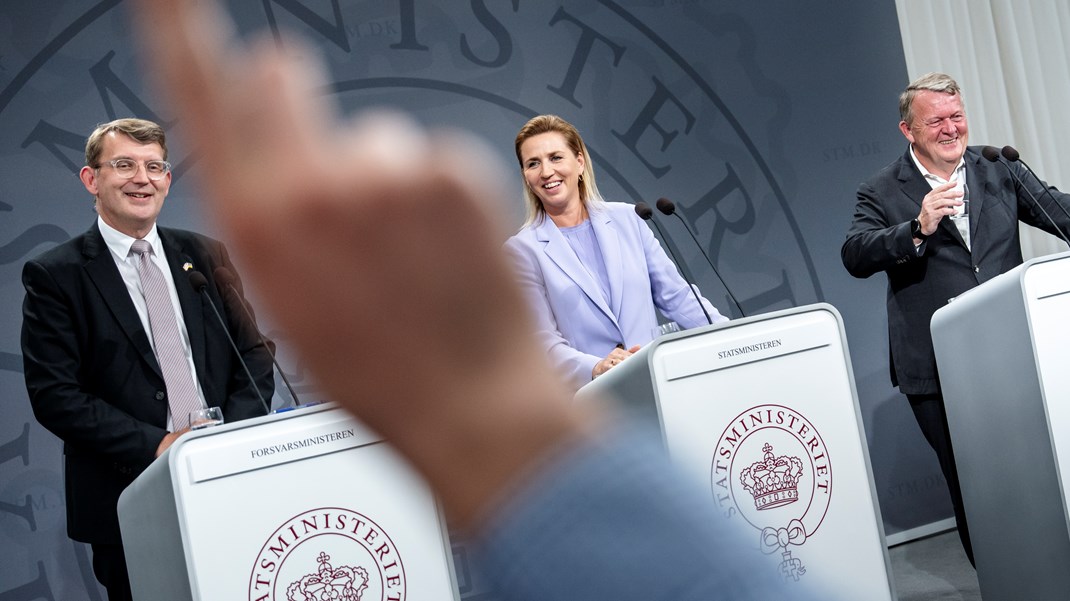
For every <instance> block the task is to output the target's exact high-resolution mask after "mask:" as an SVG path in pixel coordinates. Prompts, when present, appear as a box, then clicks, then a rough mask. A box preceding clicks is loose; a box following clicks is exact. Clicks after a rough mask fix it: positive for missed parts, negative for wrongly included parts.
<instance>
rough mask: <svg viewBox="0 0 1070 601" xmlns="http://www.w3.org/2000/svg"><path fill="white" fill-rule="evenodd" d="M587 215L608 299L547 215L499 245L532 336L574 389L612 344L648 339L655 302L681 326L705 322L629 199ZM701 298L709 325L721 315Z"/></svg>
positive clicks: (588, 376)
mask: <svg viewBox="0 0 1070 601" xmlns="http://www.w3.org/2000/svg"><path fill="white" fill-rule="evenodd" d="M590 219H591V225H592V228H593V229H594V233H595V237H596V239H597V240H598V246H599V248H600V249H601V251H602V256H603V257H604V259H605V263H606V271H607V273H608V275H609V289H610V298H609V299H608V301H607V299H605V298H604V297H603V294H602V292H601V289H600V287H599V285H598V283H597V282H596V280H595V278H594V277H593V276H592V275H591V274H590V273H589V272H588V271H587V269H586V268H585V267H584V266H583V265H582V264H581V263H580V260H579V258H578V257H577V256H576V253H575V252H573V250H572V247H571V246H569V243H568V241H567V240H565V238H564V236H562V235H561V232H559V231H558V229H557V226H556V225H554V223H553V221H551V220H550V219H542V220H541V221H539V222H537V223H535V224H533V225H530V226H527V227H525V228H523V229H522V230H520V232H518V233H517V234H516V235H515V236H513V237H511V238H509V240H508V241H506V243H505V248H506V250H507V251H509V253H510V254H511V255H512V256H513V258H514V260H515V265H516V270H517V275H518V277H519V280H520V283H521V286H522V288H523V290H524V293H525V295H526V296H527V298H528V302H529V305H530V306H531V310H532V312H533V313H534V318H535V326H536V335H537V336H538V339H539V342H540V343H541V344H542V345H543V347H544V348H546V350H547V352H548V353H549V355H550V360H551V361H552V363H553V364H554V366H556V367H557V368H558V369H559V371H560V372H561V373H562V374H563V375H564V376H566V377H567V379H568V381H569V382H570V383H571V384H572V386H573V388H576V389H578V388H579V387H580V386H582V385H583V384H585V383H587V382H589V381H590V380H591V371H592V370H593V369H594V366H595V364H596V363H598V362H599V361H600V360H602V359H603V358H604V357H605V356H606V355H608V354H609V353H610V351H612V350H613V347H615V346H616V345H617V344H622V345H624V347H625V348H630V347H631V346H633V345H636V344H638V345H645V344H646V343H648V342H650V341H651V340H652V339H653V329H654V328H655V327H656V326H657V325H658V318H657V313H656V312H655V307H656V308H657V309H658V310H660V311H661V313H662V314H663V315H664V316H665V317H667V318H668V319H671V320H673V321H676V322H677V323H679V324H680V327H682V328H692V327H696V326H700V325H705V324H706V323H707V322H706V316H705V315H703V313H702V309H701V308H700V307H699V305H698V303H697V302H695V297H694V295H692V293H691V290H690V289H689V286H688V284H687V282H685V281H684V279H683V277H682V276H681V275H680V272H679V271H678V270H677V269H676V265H675V264H674V263H673V262H672V261H671V260H670V259H669V257H668V255H666V254H665V251H664V250H663V249H662V248H661V244H660V243H659V242H658V240H657V239H656V238H654V234H653V233H652V232H651V231H650V228H649V226H647V224H645V223H643V221H642V220H641V219H640V218H639V216H638V215H636V213H635V210H634V208H633V207H632V205H630V204H625V203H616V202H613V203H605V204H604V205H602V206H601V207H598V208H592V209H591V217H590ZM700 298H701V297H700ZM702 302H703V304H704V305H705V306H706V310H707V311H708V312H709V314H710V317H711V318H712V319H713V321H714V323H717V322H720V321H726V320H727V319H728V318H726V317H724V316H723V315H721V314H720V313H719V312H718V311H717V309H716V308H714V307H713V305H712V304H710V302H709V301H708V300H706V299H705V298H703V299H702Z"/></svg>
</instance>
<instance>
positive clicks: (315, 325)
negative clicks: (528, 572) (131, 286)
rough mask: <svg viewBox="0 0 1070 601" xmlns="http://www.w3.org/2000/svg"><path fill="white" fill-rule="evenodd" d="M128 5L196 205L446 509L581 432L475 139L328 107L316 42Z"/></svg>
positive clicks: (495, 183)
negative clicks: (542, 340)
mask: <svg viewBox="0 0 1070 601" xmlns="http://www.w3.org/2000/svg"><path fill="white" fill-rule="evenodd" d="M135 6H136V10H135V20H136V25H137V28H138V30H139V31H140V33H141V34H142V40H143V43H144V45H145V47H146V49H147V56H148V60H149V61H150V64H149V65H148V66H149V69H148V72H150V73H152V74H153V75H154V76H155V77H156V78H157V79H158V81H157V82H156V83H157V84H158V85H159V89H160V90H161V92H163V96H164V97H165V98H168V99H169V100H170V101H171V102H172V103H173V108H174V109H175V111H176V112H177V114H178V116H179V117H180V121H179V123H180V124H181V127H183V128H184V130H185V132H186V133H187V135H189V136H190V138H191V141H192V142H193V143H194V145H195V147H196V148H197V151H198V152H199V154H200V156H201V157H202V160H201V161H200V163H199V171H200V172H199V174H198V175H199V176H200V179H199V183H200V184H201V193H202V195H203V197H204V204H205V207H206V208H207V209H208V210H209V214H210V215H213V216H214V217H215V218H217V219H218V221H219V222H220V224H221V226H222V228H223V231H224V233H225V237H226V239H227V242H228V243H229V244H230V245H231V246H233V247H234V248H235V249H236V250H237V252H238V253H239V254H240V255H241V256H242V259H243V263H244V265H245V270H246V272H247V274H248V276H249V279H250V281H251V284H252V285H253V286H254V287H255V288H256V289H257V290H258V292H259V295H258V296H259V298H261V299H263V301H264V302H265V303H266V304H267V308H268V310H269V311H270V313H271V314H272V316H273V319H274V320H275V321H276V322H277V323H278V324H279V325H280V326H281V327H282V328H284V329H285V330H286V332H287V334H288V335H289V337H290V338H291V340H292V341H293V344H294V345H295V347H296V349H297V351H298V352H299V353H300V354H301V355H302V356H303V358H304V360H305V361H306V362H307V363H308V365H309V366H310V368H311V369H312V371H313V372H314V374H315V376H316V377H317V380H318V382H319V383H320V384H321V385H322V386H323V388H324V389H325V391H326V392H327V393H328V394H329V396H330V398H332V399H333V400H336V401H338V402H340V403H342V404H343V405H344V406H345V407H347V408H348V409H350V410H351V411H352V412H354V413H355V414H356V415H357V416H358V417H359V418H360V419H361V420H362V421H364V422H365V423H367V424H369V425H370V426H371V427H373V428H375V429H377V430H378V431H379V432H380V433H381V434H383V435H384V436H385V437H386V438H387V439H388V440H390V441H391V442H392V443H393V444H394V445H395V446H396V447H397V448H398V449H399V450H400V451H401V452H402V453H403V454H405V455H407V456H408V457H409V459H410V460H411V461H412V462H413V464H414V465H415V466H416V467H417V469H419V470H420V471H422V472H423V473H424V475H425V477H427V478H428V480H429V481H430V482H431V484H432V486H433V487H434V488H435V489H436V490H437V492H438V493H439V495H440V497H441V498H442V499H443V503H444V505H445V506H446V509H447V512H448V513H450V514H451V517H452V518H454V519H455V520H457V522H458V523H459V524H461V525H462V526H463V525H465V524H466V523H470V522H472V520H473V517H474V516H475V515H477V514H478V513H479V512H480V511H482V510H484V509H486V504H487V503H488V502H489V501H490V500H491V499H493V498H495V497H496V496H498V495H500V494H501V493H502V491H503V489H505V488H507V487H508V486H509V484H510V482H512V481H513V479H514V478H516V477H517V475H518V474H520V473H522V472H523V471H524V469H526V468H528V467H530V466H531V465H533V462H535V461H537V460H538V458H539V457H541V456H542V455H544V454H545V453H546V452H548V451H549V450H550V449H552V448H554V446H555V445H558V444H563V443H565V442H566V441H569V440H572V439H575V438H576V437H579V436H582V435H583V434H582V433H583V432H585V431H586V430H587V424H588V423H589V422H588V421H587V419H586V418H583V417H581V416H580V415H578V413H577V412H576V411H575V410H574V409H572V408H571V407H570V405H569V397H568V395H567V394H566V393H565V392H564V388H563V387H562V386H561V385H560V384H559V383H558V380H557V378H556V376H555V375H553V374H552V372H551V370H550V368H549V366H548V364H547V361H546V359H545V357H544V356H543V354H542V353H541V352H540V351H539V350H538V348H537V346H536V345H535V343H534V341H533V340H532V338H531V334H530V332H531V326H530V324H529V321H528V318H527V314H526V310H525V307H524V306H523V302H522V299H521V296H520V293H519V291H518V290H517V288H516V286H515V285H514V283H513V278H512V275H511V273H510V271H509V268H508V266H507V262H506V260H505V258H504V257H503V254H502V252H501V250H500V241H501V240H502V239H503V236H502V231H501V223H500V218H499V215H498V213H497V212H496V211H495V210H494V209H493V206H492V203H493V202H496V201H500V199H502V198H506V197H507V194H506V192H504V187H503V186H502V184H501V182H502V179H503V177H502V170H501V167H500V166H499V162H498V161H497V160H496V159H495V158H494V157H493V156H492V154H491V153H490V151H489V150H488V148H487V147H485V146H484V145H483V144H481V143H479V142H478V141H476V140H475V139H473V138H471V137H469V136H467V135H464V134H461V133H459V132H452V133H429V132H426V131H424V130H422V129H421V128H419V127H418V126H416V125H415V124H414V123H413V122H412V121H410V120H408V119H406V118H405V117H402V116H399V115H396V114H366V115H362V116H359V117H357V118H356V119H355V120H351V121H343V120H342V119H341V118H340V117H339V116H338V114H337V112H336V109H335V108H334V107H333V106H332V105H331V104H330V102H329V99H328V98H327V97H325V96H324V95H323V94H322V86H323V84H324V82H325V78H324V77H323V76H322V73H323V69H322V65H321V64H320V63H319V61H318V60H317V59H316V58H315V57H316V56H317V54H316V53H315V52H314V51H312V50H310V49H308V48H300V49H298V48H297V47H296V46H294V45H293V42H289V43H287V49H288V51H285V52H284V51H283V50H280V49H279V46H278V45H277V44H276V43H275V42H274V41H273V40H267V39H266V38H265V41H263V42H259V43H253V44H245V43H243V42H241V41H240V40H238V39H237V38H236V37H235V36H234V35H233V34H232V26H231V25H230V21H229V18H228V15H226V14H225V13H224V12H223V11H222V10H221V9H220V8H219V7H218V6H217V5H216V4H215V3H214V2H206V1H203V0H139V1H138V2H136V3H135ZM161 24H162V25H161ZM298 56H300V57H304V58H295V57H298ZM310 57H312V58H310Z"/></svg>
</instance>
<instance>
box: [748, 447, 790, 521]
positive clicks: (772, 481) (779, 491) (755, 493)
mask: <svg viewBox="0 0 1070 601" xmlns="http://www.w3.org/2000/svg"><path fill="white" fill-rule="evenodd" d="M762 451H764V452H765V458H764V459H762V460H761V461H756V462H754V463H752V464H751V465H749V466H747V467H746V468H744V469H743V471H741V472H740V474H739V481H740V482H741V483H742V484H743V488H745V489H746V490H747V492H749V493H750V494H751V496H752V497H754V507H755V508H756V509H759V510H762V509H772V508H774V507H780V506H782V505H787V504H789V503H794V502H795V501H798V500H799V477H800V476H802V471H803V469H802V461H800V460H799V458H798V457H791V456H787V455H782V456H780V457H776V456H774V455H773V446H772V445H770V444H769V443H765V446H763V447H762Z"/></svg>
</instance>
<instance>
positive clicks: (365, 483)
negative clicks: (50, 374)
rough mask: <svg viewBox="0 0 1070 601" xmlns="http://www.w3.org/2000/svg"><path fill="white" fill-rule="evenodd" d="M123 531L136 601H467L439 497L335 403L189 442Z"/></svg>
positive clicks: (168, 459) (128, 503) (129, 499)
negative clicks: (356, 600) (463, 600)
mask: <svg viewBox="0 0 1070 601" xmlns="http://www.w3.org/2000/svg"><path fill="white" fill-rule="evenodd" d="M119 522H120V527H121V529H122V535H123V543H124V548H125V550H126V560H127V565H128V567H129V571H130V578H131V588H132V592H133V594H134V598H135V599H138V600H145V601H148V600H151V601H165V600H172V599H173V600H182V601H187V600H200V601H217V600H220V599H227V600H231V601H237V600H249V601H275V600H279V601H306V600H311V599H320V598H332V599H333V598H338V599H346V598H356V597H354V596H353V595H355V594H356V593H359V594H360V597H359V598H361V599H375V600H376V601H387V600H391V599H393V600H401V599H438V600H451V601H456V600H457V598H458V595H457V587H456V583H455V582H454V572H453V566H452V554H451V549H450V541H449V538H448V536H447V533H446V528H445V524H444V521H443V519H442V516H441V512H440V510H439V507H438V504H437V502H436V500H435V498H434V497H433V496H432V493H431V491H430V489H429V488H428V487H427V485H426V484H425V483H424V482H423V480H422V479H421V478H420V477H419V476H418V475H417V474H416V473H415V472H414V471H413V470H412V468H411V467H410V466H409V465H408V464H407V463H405V462H404V461H403V460H402V459H401V458H400V456H399V455H398V454H397V453H396V452H395V451H393V450H392V449H391V447H389V446H388V445H387V444H386V443H384V442H382V441H381V440H380V439H379V437H378V436H377V435H375V434H374V433H372V432H370V431H369V430H367V429H366V428H365V427H363V426H362V425H361V424H360V423H359V422H357V421H356V420H354V419H353V418H352V417H351V416H350V415H349V414H348V413H346V412H345V411H343V410H341V409H339V408H338V407H336V406H334V405H330V404H326V405H320V406H316V407H311V408H305V409H298V410H294V411H290V412H285V413H279V414H274V415H269V416H266V417H262V418H257V419H252V420H247V421H243V422H237V423H234V424H226V425H223V426H219V427H215V428H208V429H205V430H200V431H196V432H191V433H189V434H187V435H184V436H182V437H181V438H179V439H178V441H177V442H176V443H175V444H174V445H173V446H172V447H171V448H170V449H168V452H167V453H166V454H165V455H163V456H161V457H160V458H159V459H157V460H156V462H154V463H153V464H152V465H151V466H149V468H148V469H147V470H146V471H145V472H144V473H143V474H141V476H140V477H139V478H138V479H137V480H135V481H134V483H133V484H132V485H131V486H130V487H129V488H128V489H127V490H126V491H124V492H123V494H122V496H121V497H120V499H119ZM327 589H330V590H327ZM331 592H336V593H338V596H337V597H334V596H328V597H324V596H323V595H324V593H331ZM346 594H349V595H350V596H349V597H347V596H345V595H346Z"/></svg>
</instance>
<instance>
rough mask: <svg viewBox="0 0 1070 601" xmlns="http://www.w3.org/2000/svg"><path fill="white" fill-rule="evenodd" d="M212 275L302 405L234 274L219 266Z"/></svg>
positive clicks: (296, 403)
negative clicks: (236, 304)
mask: <svg viewBox="0 0 1070 601" xmlns="http://www.w3.org/2000/svg"><path fill="white" fill-rule="evenodd" d="M212 275H214V276H215V281H216V282H217V283H219V284H220V285H221V286H222V287H223V290H224V293H229V294H231V295H232V296H233V297H234V299H235V300H237V301H238V304H239V305H241V308H242V311H244V312H245V317H246V318H248V320H249V323H250V324H252V325H253V328H254V329H255V330H256V335H257V336H258V337H259V338H260V343H261V344H263V345H264V348H266V349H267V352H268V354H269V355H271V362H272V363H274V364H275V369H277V370H279V375H280V376H282V381H283V383H284V384H286V390H289V391H290V397H291V398H292V399H293V403H294V405H295V406H296V405H298V404H300V401H299V400H298V398H297V392H295V391H294V387H293V386H291V385H290V379H289V378H287V377H286V371H285V370H283V369H282V366H281V365H279V360H278V359H277V358H276V357H275V351H273V350H271V345H270V344H268V341H267V339H265V338H264V335H263V334H262V333H261V332H260V328H258V327H256V318H254V317H253V313H252V311H250V310H249V307H248V306H246V304H245V299H244V298H243V297H242V295H240V294H238V289H237V288H236V287H235V286H234V281H235V278H234V274H233V273H231V271H230V270H229V269H227V268H226V267H223V266H219V267H216V268H215V270H214V271H212ZM202 277H203V276H202Z"/></svg>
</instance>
